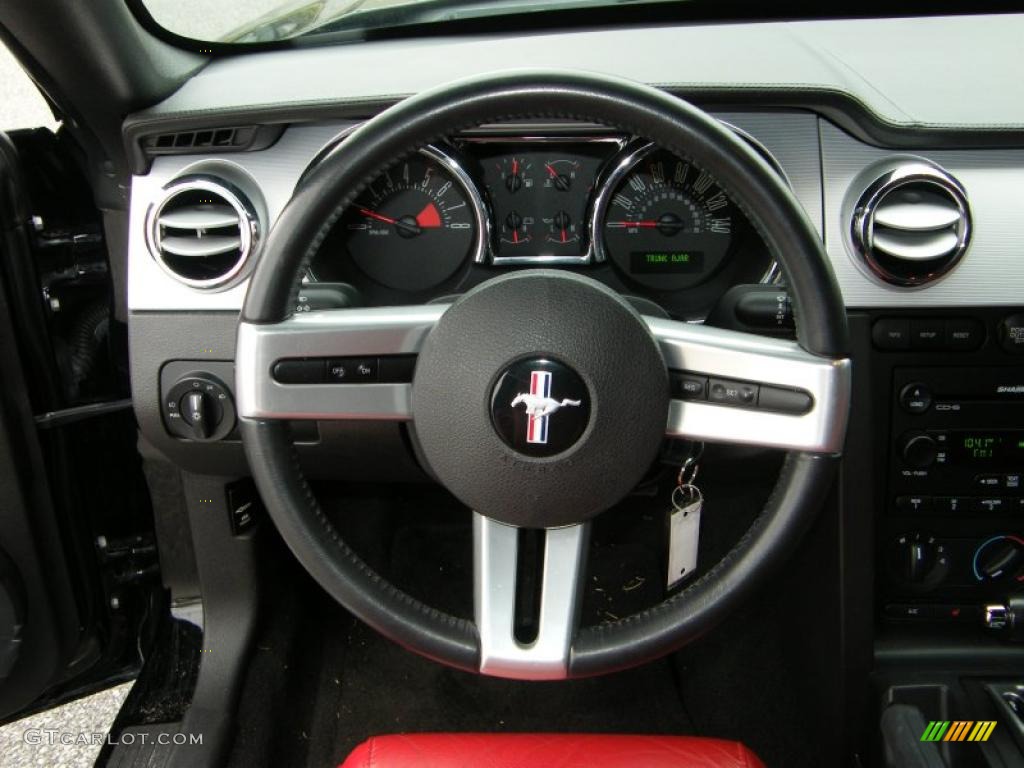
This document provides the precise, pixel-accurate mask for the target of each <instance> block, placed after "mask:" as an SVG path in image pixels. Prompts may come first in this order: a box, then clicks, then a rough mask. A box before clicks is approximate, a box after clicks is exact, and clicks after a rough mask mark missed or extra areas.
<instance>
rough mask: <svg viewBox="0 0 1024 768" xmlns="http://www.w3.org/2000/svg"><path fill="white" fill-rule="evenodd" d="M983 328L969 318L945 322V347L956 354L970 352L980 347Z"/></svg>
mask: <svg viewBox="0 0 1024 768" xmlns="http://www.w3.org/2000/svg"><path fill="white" fill-rule="evenodd" d="M984 339H985V327H984V326H983V325H982V324H981V323H980V322H978V321H977V320H974V319H972V318H970V317H962V318H957V319H955V320H947V321H946V347H947V348H948V349H951V350H954V351H956V352H970V351H971V350H974V349H977V348H978V347H980V346H981V343H982V342H983V341H984Z"/></svg>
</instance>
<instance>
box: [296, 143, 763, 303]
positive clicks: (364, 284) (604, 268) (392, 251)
mask: <svg viewBox="0 0 1024 768" xmlns="http://www.w3.org/2000/svg"><path fill="white" fill-rule="evenodd" d="M769 159H770V158H769ZM531 266H532V267H558V268H564V269H570V270H574V271H579V272H582V273H584V274H589V275H590V276H592V277H594V278H595V279H598V280H600V281H602V282H604V283H606V284H608V285H609V286H610V287H612V288H614V289H616V290H618V291H619V292H621V293H624V294H628V295H637V296H641V297H643V298H645V299H647V300H649V301H654V302H655V303H656V304H658V305H659V306H660V307H661V308H662V309H664V310H665V312H666V313H668V314H669V315H671V316H675V317H682V318H690V317H698V316H701V315H702V314H704V313H706V312H707V311H708V310H709V309H710V307H711V306H712V305H713V304H714V302H715V301H716V300H717V298H718V297H719V296H720V295H721V294H722V293H724V292H725V290H727V289H728V288H729V287H731V286H732V285H735V284H738V283H756V282H768V281H770V280H772V279H774V277H775V276H776V265H775V262H774V260H773V259H772V257H771V255H770V254H769V252H768V248H767V246H766V245H765V243H764V242H763V241H762V240H761V238H760V237H759V236H758V235H757V234H756V232H755V231H754V228H753V226H752V225H751V224H750V222H749V221H748V220H747V218H746V216H745V215H744V214H743V213H742V212H741V211H740V210H739V209H738V207H737V206H736V205H734V203H733V201H732V200H731V199H730V198H729V196H728V195H727V193H726V192H725V191H724V190H723V189H721V187H720V186H719V185H718V183H717V182H716V180H715V179H714V178H713V177H712V176H711V175H710V174H708V173H707V172H706V171H704V170H702V169H700V168H697V167H696V166H693V165H692V164H691V163H690V162H688V161H687V160H686V159H685V158H682V157H677V156H675V155H673V154H671V153H669V152H667V151H665V150H663V149H660V148H658V147H656V146H653V145H651V144H650V143H647V142H644V141H640V140H636V139H631V138H630V137H627V136H616V135H608V134H593V135H590V134H580V135H572V136H567V135H543V136H524V135H515V136H513V135H508V134H504V133H492V132H486V131H481V132H478V133H476V134H467V135H464V136H458V137H455V138H454V139H452V140H450V141H448V142H445V143H444V144H438V145H433V146H430V147H426V148H424V149H423V150H421V151H419V152H418V153H415V154H413V155H410V156H408V157H405V158H401V159H399V160H397V161H396V162H395V163H394V164H393V165H391V166H390V167H389V168H387V169H386V170H384V171H383V172H382V173H380V174H379V175H378V176H377V177H376V178H375V179H374V180H373V181H372V182H371V183H370V184H369V185H368V187H367V188H366V190H364V192H363V193H362V194H361V195H360V196H359V197H358V198H357V199H356V201H355V202H354V203H353V204H352V205H350V206H349V208H348V209H347V210H346V212H345V213H344V214H343V216H342V217H341V219H340V220H339V222H338V224H337V225H336V226H335V227H334V229H333V230H332V232H331V234H330V235H329V236H328V238H327V239H326V240H325V241H324V244H323V245H322V247H321V249H320V252H319V254H318V255H317V257H316V258H315V259H314V260H313V263H312V265H311V268H310V278H311V279H313V280H318V281H332V282H345V283H348V284H349V285H351V286H352V287H353V288H354V289H355V290H356V292H357V294H358V295H359V296H360V297H361V299H362V300H363V301H364V302H365V303H366V304H367V305H391V304H405V303H410V302H411V301H429V300H431V299H435V298H442V297H446V296H450V295H453V294H457V293H461V292H464V291H466V290H468V289H470V288H472V287H473V285H475V284H477V283H479V282H482V281H484V280H486V279H488V278H489V277H492V276H493V275H494V274H495V273H496V272H498V271H501V270H507V269H516V268H525V267H531Z"/></svg>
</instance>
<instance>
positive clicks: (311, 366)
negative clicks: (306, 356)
mask: <svg viewBox="0 0 1024 768" xmlns="http://www.w3.org/2000/svg"><path fill="white" fill-rule="evenodd" d="M273 373H274V380H275V381H278V382H280V383H281V384H322V383H323V382H324V379H325V366H324V361H323V360H278V361H277V362H276V363H274V371H273Z"/></svg>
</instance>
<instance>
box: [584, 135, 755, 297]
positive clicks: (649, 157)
mask: <svg viewBox="0 0 1024 768" xmlns="http://www.w3.org/2000/svg"><path fill="white" fill-rule="evenodd" d="M618 169H619V170H618V171H617V172H616V173H613V174H612V176H611V177H610V178H609V181H608V186H607V187H606V191H605V193H604V196H603V200H601V201H600V202H599V205H598V210H597V214H598V219H597V226H598V228H599V231H598V232H596V233H595V235H596V237H595V240H596V241H597V243H598V248H599V251H600V253H601V255H603V257H604V258H605V259H607V260H609V261H611V262H612V263H613V264H614V265H615V266H616V267H618V268H619V269H620V270H621V271H622V272H623V273H625V275H626V276H627V277H628V278H629V279H631V280H632V281H634V282H636V283H639V284H641V285H644V286H646V287H648V288H654V289H657V290H666V291H672V290H679V289H681V288H688V287H690V286H693V285H697V284H698V283H701V282H703V281H704V280H706V279H707V278H708V277H709V276H710V275H712V274H713V273H714V272H715V271H716V270H718V268H719V267H721V266H722V264H723V262H724V261H725V260H726V259H727V257H728V256H729V254H730V252H731V251H732V248H733V243H734V235H735V230H736V229H737V228H739V227H742V226H745V225H746V226H748V225H747V222H746V218H745V217H744V216H743V215H742V214H741V213H739V211H738V210H736V208H735V206H734V205H733V202H732V200H730V199H729V197H728V196H727V195H726V194H725V192H724V191H723V190H722V189H721V188H720V187H719V186H718V184H717V183H716V181H715V179H714V177H712V176H711V175H710V174H709V173H708V172H707V171H704V170H701V169H700V168H697V167H696V166H693V165H691V164H690V163H689V162H687V161H686V160H684V159H682V158H680V157H676V156H675V155H673V154H672V153H670V152H667V151H665V150H660V149H652V148H650V147H646V148H642V149H640V150H638V151H637V152H636V153H634V154H633V155H632V156H631V157H629V158H627V159H626V160H625V161H624V162H623V163H621V164H620V165H619V166H618Z"/></svg>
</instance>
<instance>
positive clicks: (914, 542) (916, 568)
mask: <svg viewBox="0 0 1024 768" xmlns="http://www.w3.org/2000/svg"><path fill="white" fill-rule="evenodd" d="M891 566H892V571H893V575H894V576H895V577H896V579H897V580H898V581H900V582H901V583H902V584H904V585H905V586H907V587H909V588H911V589H912V590H913V591H915V592H927V591H928V590H930V589H933V588H934V587H936V586H937V585H938V584H939V583H940V582H941V581H942V580H943V579H944V578H945V577H946V574H947V573H948V572H949V555H948V554H947V552H946V547H945V545H943V544H941V543H939V542H937V541H936V540H935V537H934V536H928V535H927V534H923V533H908V534H904V535H903V536H900V537H899V538H898V539H897V540H896V546H895V548H894V550H893V557H892V562H891Z"/></svg>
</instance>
